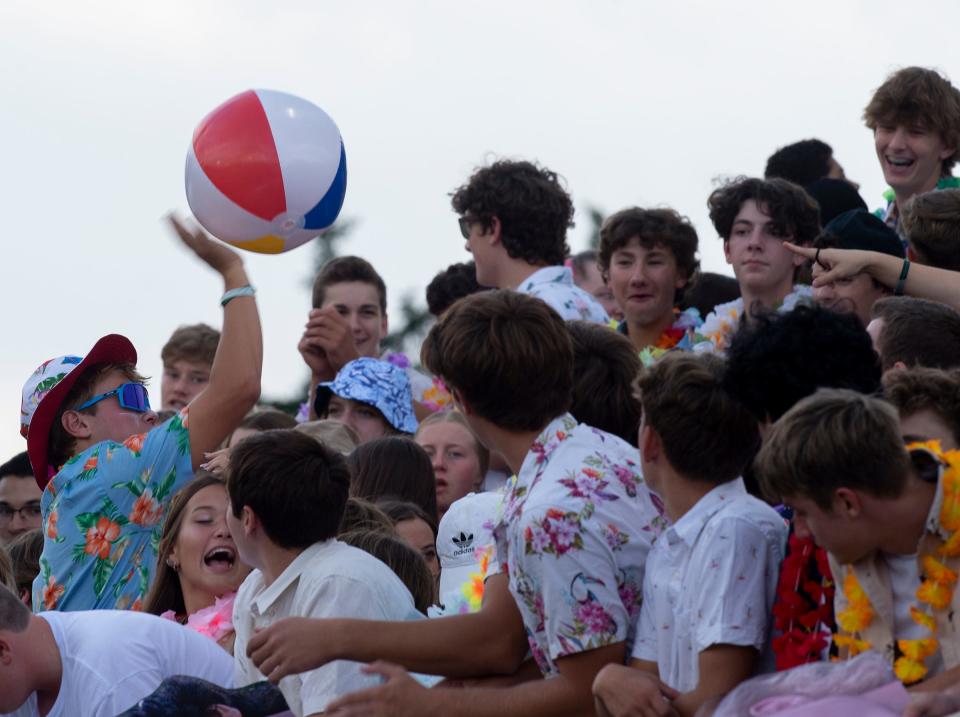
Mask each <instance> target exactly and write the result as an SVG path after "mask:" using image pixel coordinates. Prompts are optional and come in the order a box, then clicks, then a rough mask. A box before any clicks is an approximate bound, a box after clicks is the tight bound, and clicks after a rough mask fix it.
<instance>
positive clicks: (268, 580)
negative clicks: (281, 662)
mask: <svg viewBox="0 0 960 717" xmlns="http://www.w3.org/2000/svg"><path fill="white" fill-rule="evenodd" d="M349 486H350V472H349V470H348V468H347V464H346V461H345V460H344V458H343V456H341V455H340V454H339V453H336V452H334V451H332V450H330V449H328V448H326V447H325V446H324V445H323V444H321V443H320V442H319V441H316V440H314V439H313V438H311V437H310V436H307V435H305V434H303V433H301V432H299V431H295V430H290V429H288V430H278V431H266V432H263V433H258V434H256V435H255V436H251V437H250V438H247V439H246V440H244V441H242V442H241V443H240V444H238V445H237V447H236V448H235V449H233V451H232V452H231V454H230V468H229V471H228V475H227V492H228V493H229V495H230V510H229V511H228V512H227V526H228V527H229V529H230V534H231V535H232V536H233V539H234V541H235V542H236V544H237V551H238V553H239V556H240V559H241V560H242V561H243V562H244V563H246V564H247V565H250V566H253V567H254V568H255V570H254V571H253V572H252V573H250V575H249V576H248V577H247V579H246V580H244V582H243V585H241V586H240V590H239V592H238V593H237V597H236V601H235V603H234V607H233V623H234V627H235V629H236V643H235V646H234V655H235V656H236V681H237V685H238V686H243V685H247V684H252V683H254V682H260V681H262V680H263V679H265V678H264V676H263V675H262V674H260V672H259V671H257V668H256V667H254V665H253V663H252V662H251V661H250V659H249V658H248V657H247V653H246V648H247V643H248V642H249V640H250V638H251V637H252V636H253V634H254V632H255V631H256V630H260V629H263V628H265V627H268V626H269V625H271V624H272V623H274V622H275V621H277V620H280V619H281V618H284V617H291V616H299V617H351V618H365V619H369V620H409V619H412V618H414V617H416V616H417V614H418V613H417V611H416V608H415V607H414V604H413V598H412V597H411V595H410V592H409V591H408V590H407V588H406V587H404V585H403V583H402V582H401V581H400V579H399V578H398V577H397V576H396V575H395V574H394V573H393V572H392V571H391V570H390V568H388V567H387V566H386V565H384V564H383V563H382V562H380V561H379V560H377V559H376V558H374V557H373V556H372V555H370V554H369V553H366V552H364V551H362V550H358V549H356V548H353V547H351V546H349V545H347V544H346V543H341V542H340V541H338V540H336V537H335V536H336V534H337V527H338V526H339V525H340V519H341V518H342V517H343V509H344V505H345V504H346V501H347V490H348V489H349ZM369 684H370V680H369V678H367V677H366V676H364V675H363V673H362V672H361V665H360V664H358V663H356V662H346V661H339V662H332V663H330V664H328V665H324V666H323V667H321V668H319V669H316V670H311V671H309V672H304V673H301V674H295V675H290V676H289V677H285V678H284V679H283V680H281V681H280V690H281V691H282V692H283V696H284V697H285V698H286V700H287V704H288V705H289V707H290V710H291V711H292V712H293V713H294V714H295V715H296V717H303V716H304V715H317V714H320V713H322V712H324V711H326V710H327V709H328V704H329V703H330V702H331V701H332V700H333V699H335V698H336V697H337V696H338V695H342V694H345V693H347V692H350V691H351V690H356V689H359V688H361V687H364V686H367V685H369Z"/></svg>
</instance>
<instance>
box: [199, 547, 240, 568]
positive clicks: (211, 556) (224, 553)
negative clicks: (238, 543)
mask: <svg viewBox="0 0 960 717" xmlns="http://www.w3.org/2000/svg"><path fill="white" fill-rule="evenodd" d="M236 562H237V553H236V551H235V550H234V549H233V548H228V547H226V546H222V545H221V546H218V547H216V548H212V549H210V550H209V551H207V554H206V555H204V556H203V564H204V565H206V566H207V567H208V568H210V570H212V571H213V572H215V573H226V572H229V571H231V570H233V566H234V565H235V564H236Z"/></svg>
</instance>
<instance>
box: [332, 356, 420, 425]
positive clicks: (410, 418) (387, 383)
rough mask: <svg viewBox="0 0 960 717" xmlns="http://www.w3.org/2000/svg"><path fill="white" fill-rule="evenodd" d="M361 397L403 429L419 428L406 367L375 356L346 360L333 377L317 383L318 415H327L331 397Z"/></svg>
mask: <svg viewBox="0 0 960 717" xmlns="http://www.w3.org/2000/svg"><path fill="white" fill-rule="evenodd" d="M334 394H336V395H337V396H339V397H340V398H346V399H350V400H351V401H360V402H361V403H366V404H367V405H369V406H373V407H374V408H376V409H377V410H378V411H380V413H382V414H383V417H384V418H385V419H387V423H389V424H390V425H391V426H393V427H394V428H395V429H397V430H398V431H400V432H402V433H414V432H416V430H417V418H416V416H414V415H413V392H412V391H411V390H410V379H409V378H407V374H406V372H404V370H403V369H400V368H397V367H396V366H394V365H393V364H390V363H387V362H386V361H380V360H379V359H374V358H358V359H355V360H354V361H351V362H350V363H348V364H346V365H345V366H344V367H343V368H342V369H340V372H339V373H338V374H337V376H336V378H335V379H333V381H324V382H323V383H319V384H317V396H316V398H315V399H314V404H313V405H314V409H315V410H316V412H317V415H318V416H323V415H326V413H327V406H328V405H329V404H330V397H331V396H333V395H334Z"/></svg>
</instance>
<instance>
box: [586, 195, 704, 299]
mask: <svg viewBox="0 0 960 717" xmlns="http://www.w3.org/2000/svg"><path fill="white" fill-rule="evenodd" d="M631 239H637V240H638V241H639V242H640V246H642V247H643V248H644V249H652V248H653V247H654V246H662V247H664V248H666V249H668V250H669V251H670V252H671V253H672V254H673V258H674V259H675V260H676V262H677V269H679V271H680V273H681V274H682V275H683V276H685V277H686V278H687V280H688V281H689V280H690V279H692V278H693V276H694V274H696V273H697V270H698V269H699V268H700V261H699V260H698V259H697V244H698V240H697V230H696V229H694V228H693V224H691V223H690V220H689V219H687V218H686V217H685V216H683V215H681V214H679V213H678V212H675V211H674V210H673V209H669V208H666V207H665V208H662V209H642V208H640V207H629V208H627V209H621V210H620V211H619V212H617V213H616V214H611V215H610V216H609V217H607V220H606V221H605V222H604V223H603V226H602V227H600V251H599V252H598V254H597V264H598V265H599V267H600V272H601V273H602V274H603V275H604V277H606V276H607V273H608V271H609V269H610V260H611V258H612V257H613V252H615V251H617V250H618V249H622V248H623V247H625V246H626V245H627V244H628V243H629V242H630V240H631Z"/></svg>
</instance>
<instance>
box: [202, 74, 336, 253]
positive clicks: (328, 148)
mask: <svg viewBox="0 0 960 717" xmlns="http://www.w3.org/2000/svg"><path fill="white" fill-rule="evenodd" d="M186 190H187V202H188V203H189V204H190V209H191V211H192V212H193V214H194V216H195V217H196V218H197V220H198V221H199V222H200V224H202V225H203V227H204V228H205V229H206V230H207V231H208V232H210V233H211V234H213V236H215V237H217V238H218V239H221V240H223V241H225V242H228V243H230V244H232V245H233V246H235V247H239V248H240V249H246V250H248V251H255V252H259V253H261V254H279V253H280V252H284V251H289V250H290V249H294V248H296V247H298V246H300V245H301V244H304V243H306V242H308V241H310V240H311V239H313V238H315V237H316V236H318V235H320V234H321V233H323V231H324V230H325V229H327V228H328V227H329V226H330V225H331V224H333V222H334V220H335V219H336V218H337V215H338V214H339V213H340V207H341V206H343V197H344V194H345V193H346V190H347V157H346V154H345V153H344V150H343V140H342V139H341V138H340V130H338V129H337V125H336V124H334V122H333V120H332V119H330V117H329V115H327V113H326V112H324V111H323V110H322V109H320V108H319V107H317V106H316V105H314V104H312V103H310V102H307V101H306V100H304V99H301V98H300V97H296V96H294V95H289V94H286V93H284V92H275V91H272V90H249V91H247V92H243V93H241V94H239V95H237V96H236V97H232V98H231V99H229V100H227V101H226V102H224V103H223V104H222V105H220V106H219V107H217V108H216V109H215V110H213V112H211V113H210V114H208V115H207V116H206V117H204V118H203V120H202V121H201V122H200V124H199V125H198V126H197V129H196V130H195V131H194V133H193V141H192V142H191V143H190V149H189V151H188V152H187V166H186Z"/></svg>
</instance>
